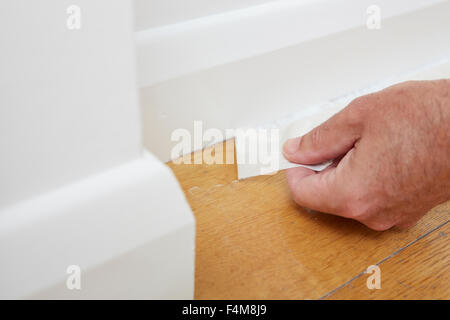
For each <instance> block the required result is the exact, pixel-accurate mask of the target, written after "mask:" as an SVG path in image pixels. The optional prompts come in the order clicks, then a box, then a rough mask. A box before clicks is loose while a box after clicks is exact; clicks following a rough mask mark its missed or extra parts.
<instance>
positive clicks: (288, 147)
mask: <svg viewBox="0 0 450 320" xmlns="http://www.w3.org/2000/svg"><path fill="white" fill-rule="evenodd" d="M300 139H301V138H300V137H297V138H293V139H289V140H288V141H286V142H285V143H284V145H283V152H284V153H285V154H293V153H295V152H297V151H298V148H299V145H300Z"/></svg>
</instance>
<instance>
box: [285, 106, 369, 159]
mask: <svg viewBox="0 0 450 320" xmlns="http://www.w3.org/2000/svg"><path fill="white" fill-rule="evenodd" d="M361 131H362V116H361V114H360V112H355V111H354V110H352V108H351V106H348V107H346V108H345V109H343V110H342V111H340V112H339V113H337V114H335V115H334V116H333V117H331V118H330V119H328V120H327V121H325V122H324V123H322V124H321V125H320V126H318V127H316V128H314V129H313V130H311V131H310V132H309V133H307V134H306V135H304V136H303V137H297V138H293V139H289V140H287V141H286V142H285V144H284V146H283V154H284V156H285V158H286V159H287V160H289V161H291V162H295V163H302V164H317V163H320V162H324V161H327V160H332V159H335V158H338V157H339V156H342V155H344V154H346V153H347V152H348V151H349V150H350V149H351V148H352V147H353V146H354V144H355V142H356V141H357V140H358V139H359V138H360V135H361Z"/></svg>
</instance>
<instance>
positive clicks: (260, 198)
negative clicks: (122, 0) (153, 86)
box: [168, 143, 450, 299]
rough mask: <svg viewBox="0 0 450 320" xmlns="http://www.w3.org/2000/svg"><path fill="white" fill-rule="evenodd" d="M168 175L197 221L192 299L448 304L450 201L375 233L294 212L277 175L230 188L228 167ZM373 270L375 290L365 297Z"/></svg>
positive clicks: (187, 167)
mask: <svg viewBox="0 0 450 320" xmlns="http://www.w3.org/2000/svg"><path fill="white" fill-rule="evenodd" d="M223 146H224V147H223V149H222V150H223V155H225V153H228V154H229V155H231V156H233V154H234V144H233V143H227V144H226V146H225V144H224V145H223ZM197 155H199V153H197ZM200 155H201V154H200ZM191 157H193V155H191ZM168 165H169V167H170V168H171V169H172V170H173V172H174V173H175V175H176V177H177V178H178V181H179V182H180V184H181V186H182V188H183V190H184V192H185V195H186V198H187V200H188V202H189V204H190V206H191V208H192V210H193V212H194V215H195V217H196V222H197V227H196V228H197V231H196V232H197V239H196V268H195V298H197V299H449V298H450V279H449V272H450V261H449V260H450V259H449V253H450V247H449V237H450V234H449V233H450V224H448V221H449V216H450V201H449V202H447V203H444V204H442V205H440V206H438V207H436V208H434V209H433V210H431V211H430V212H429V213H428V214H427V215H426V216H425V217H424V218H423V219H422V220H421V221H420V223H419V224H418V225H416V226H415V227H413V228H411V229H408V230H398V229H392V230H388V231H385V232H376V231H372V230H370V229H368V228H366V227H365V226H364V225H362V224H359V223H358V222H355V221H352V220H348V219H344V218H339V217H335V216H332V215H327V214H323V213H318V212H313V211H308V210H306V209H304V208H301V207H299V206H297V205H296V204H295V203H294V202H293V201H292V199H291V196H290V194H289V189H288V187H287V184H286V180H285V176H284V172H279V173H277V174H276V175H273V176H260V177H255V178H251V179H247V180H244V181H237V168H236V165H235V164H228V165H227V164H225V165H207V164H197V165H194V164H174V163H168ZM370 265H378V266H379V267H380V270H381V289H378V290H377V289H373V290H369V289H368V288H367V285H366V281H367V278H368V277H369V276H370V275H369V274H365V273H364V271H365V270H366V269H367V268H368V267H369V266H370Z"/></svg>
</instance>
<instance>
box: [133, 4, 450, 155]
mask: <svg viewBox="0 0 450 320" xmlns="http://www.w3.org/2000/svg"><path fill="white" fill-rule="evenodd" d="M395 3H398V2H395ZM449 12H450V1H444V2H439V3H438V4H436V5H433V6H429V7H425V8H422V9H420V10H417V11H414V12H410V13H407V14H404V15H399V16H395V17H392V18H388V19H382V21H381V29H379V30H369V29H367V27H366V26H365V25H362V26H360V27H356V28H351V29H348V30H346V31H343V32H339V33H334V34H330V35H328V36H325V37H319V38H317V39H314V40H310V41H306V42H302V43H300V44H297V45H293V46H290V47H287V48H283V49H280V50H275V51H271V52H269V53H266V54H261V55H256V56H253V57H249V58H246V59H243V60H239V61H235V62H232V63H227V64H222V65H219V66H216V67H211V68H207V69H202V70H196V71H195V72H194V73H190V74H187V75H184V76H179V77H177V78H174V79H171V80H167V81H163V82H160V83H157V84H153V85H150V86H146V85H144V86H142V87H141V90H140V94H141V108H142V111H143V113H142V114H143V121H142V123H143V131H144V135H143V139H144V145H145V146H146V147H147V148H148V149H149V150H152V152H153V153H154V154H155V155H156V156H158V157H159V158H160V159H161V160H162V161H167V160H169V159H170V157H171V150H172V148H173V147H174V146H175V145H176V144H177V143H178V141H172V140H171V135H172V133H173V131H174V130H176V129H179V128H184V129H187V130H189V131H190V132H193V124H194V121H196V120H201V121H203V128H204V130H206V129H208V128H216V129H219V130H223V131H224V130H225V129H235V128H240V127H251V126H258V125H260V124H264V123H268V122H271V121H276V120H277V119H279V118H283V117H285V116H287V115H289V114H292V113H296V112H301V111H302V110H304V109H306V108H308V107H309V106H311V105H317V104H320V103H322V102H324V101H328V100H330V99H333V98H336V97H340V96H345V95H347V94H349V93H351V92H354V91H356V90H359V89H361V88H367V87H371V86H372V85H374V84H376V83H379V82H380V81H384V80H386V79H390V78H393V77H397V76H399V75H402V74H405V73H408V72H410V71H414V70H416V69H417V68H420V67H422V66H424V65H428V64H431V63H434V62H438V61H440V60H441V59H442V58H446V57H448V56H449V55H450V42H449V41H448V30H450V19H449V14H448V13H449ZM161 41H163V40H161ZM268 41H269V40H268ZM269 42H270V41H269ZM231 47H232V48H234V47H233V46H231ZM141 49H142V48H141V47H138V51H140V52H139V55H140V57H141V58H142V55H145V52H146V51H145V50H146V49H144V51H141ZM180 52H183V50H182V49H180ZM209 54H210V51H206V52H204V53H203V57H204V58H205V59H207V57H208V55H209ZM212 54H214V52H213V53H212ZM187 59H188V58H187ZM169 60H170V58H169ZM188 60H189V59H188ZM180 61H181V60H180ZM154 71H155V72H156V73H157V69H155V70H154ZM148 72H150V70H149V69H146V68H144V67H142V68H141V66H140V68H139V69H138V73H140V74H141V75H142V73H148ZM142 77H146V75H145V74H144V75H142ZM140 78H141V77H140ZM144 83H145V81H144V82H142V83H141V84H142V85H143V84H144ZM213 142H218V141H213ZM205 144H206V142H205ZM192 150H194V148H192ZM192 150H189V151H192Z"/></svg>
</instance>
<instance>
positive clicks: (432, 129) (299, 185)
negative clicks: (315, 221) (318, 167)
mask: <svg viewBox="0 0 450 320" xmlns="http://www.w3.org/2000/svg"><path fill="white" fill-rule="evenodd" d="M283 151H284V155H285V157H286V158H287V159H288V160H289V161H292V162H296V163H301V164H316V163H320V162H323V161H326V160H330V159H339V160H337V161H336V162H335V163H334V165H333V166H331V167H329V168H327V169H326V170H324V171H322V172H317V173H316V172H314V171H312V170H309V169H306V168H302V167H298V168H292V169H288V170H287V172H286V174H287V180H288V184H289V187H290V189H291V192H292V195H293V198H294V200H295V201H296V202H297V203H298V204H300V205H302V206H305V207H308V208H311V209H314V210H318V211H322V212H327V213H332V214H336V215H340V216H343V217H346V218H352V219H355V220H358V221H360V222H362V223H364V224H365V225H367V226H368V227H370V228H372V229H375V230H386V229H389V228H391V227H393V226H399V227H410V226H413V225H414V224H416V223H417V221H418V220H420V218H421V217H422V216H423V215H424V214H425V213H426V212H427V211H429V210H430V209H431V208H433V207H434V206H436V205H438V204H440V203H443V202H445V201H447V200H449V199H450V80H436V81H409V82H405V83H401V84H398V85H395V86H392V87H389V88H387V89H384V90H382V91H379V92H376V93H373V94H369V95H366V96H363V97H360V98H358V99H355V100H354V101H353V102H351V103H350V104H349V105H348V106H347V107H346V108H345V109H343V110H342V111H341V112H339V113H337V114H336V115H334V116H333V117H332V118H330V119H329V120H328V121H326V122H325V123H323V124H322V125H320V126H319V127H317V128H315V129H313V130H312V131H311V132H309V133H308V134H306V135H305V136H303V137H299V138H295V139H291V140H288V141H287V142H286V143H285V145H284V148H283Z"/></svg>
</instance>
